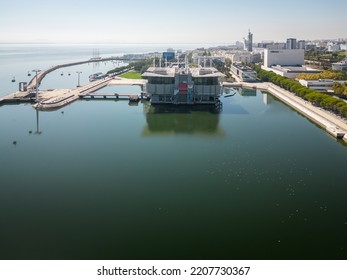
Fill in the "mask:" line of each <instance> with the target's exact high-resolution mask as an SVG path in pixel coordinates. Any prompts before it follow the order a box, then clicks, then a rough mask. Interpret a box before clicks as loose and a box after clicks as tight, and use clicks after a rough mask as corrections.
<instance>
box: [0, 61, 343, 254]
mask: <svg viewBox="0 0 347 280" xmlns="http://www.w3.org/2000/svg"><path fill="white" fill-rule="evenodd" d="M52 57H54V55H52ZM23 60H25V58H23ZM49 62H51V61H48V62H47V63H49ZM23 63H24V64H25V63H28V65H29V64H30V61H29V62H25V61H24V62H23ZM31 68H35V66H32V67H31ZM18 71H19V70H18ZM85 71H87V70H85ZM4 73H5V71H4V70H3V69H1V75H4ZM58 74H59V72H58ZM52 75H53V76H52V77H51V78H50V79H51V82H48V80H47V87H49V86H53V84H58V85H59V83H60V82H61V81H62V80H61V76H60V75H56V76H54V74H53V73H52ZM64 77H65V78H68V77H67V76H65V75H64ZM49 83H51V84H49ZM109 91H111V92H130V91H131V93H136V92H139V91H140V89H139V88H138V87H112V88H104V89H102V90H101V92H109ZM221 101H222V102H223V110H222V112H221V113H219V114H218V113H215V112H213V110H206V108H205V109H203V110H202V109H201V108H195V109H191V108H185V107H179V109H178V110H173V109H172V108H168V107H157V108H154V107H151V106H150V104H149V103H147V102H144V103H141V102H140V103H139V104H138V105H137V106H136V105H135V106H129V104H128V102H127V101H116V102H115V101H109V100H107V101H104V100H102V101H77V102H74V103H72V104H70V105H69V106H67V107H64V108H62V109H60V110H58V111H53V112H39V113H37V112H36V111H35V110H34V109H33V108H32V107H31V106H30V105H12V106H2V107H0V166H1V171H0V175H1V187H0V221H1V231H0V240H2V242H1V243H2V245H1V250H0V259H346V257H347V254H346V250H347V240H346V238H345V237H346V236H347V206H346V198H347V190H346V186H345V185H346V184H345V183H344V181H345V176H344V172H343V166H344V164H345V161H346V158H347V149H346V146H345V145H344V144H343V143H342V142H338V141H336V140H334V139H332V138H331V137H330V136H328V135H327V134H326V133H325V132H324V131H323V130H322V129H320V128H318V127H317V126H315V125H314V124H312V123H311V122H310V121H308V120H307V119H306V118H305V117H303V116H301V115H300V114H298V113H296V112H295V111H293V110H291V109H290V108H288V107H287V106H286V105H284V104H283V103H281V102H280V101H278V100H276V99H275V98H273V97H272V96H271V95H268V94H265V93H262V92H260V91H254V90H247V91H240V92H239V93H237V94H236V95H234V96H232V97H223V98H221ZM211 111H212V112H211ZM14 141H16V142H15V144H14Z"/></svg>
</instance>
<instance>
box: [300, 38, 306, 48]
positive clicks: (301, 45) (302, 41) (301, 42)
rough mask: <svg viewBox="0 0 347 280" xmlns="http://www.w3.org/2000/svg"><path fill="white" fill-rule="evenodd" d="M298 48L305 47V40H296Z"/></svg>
mask: <svg viewBox="0 0 347 280" xmlns="http://www.w3.org/2000/svg"><path fill="white" fill-rule="evenodd" d="M298 49H302V50H304V49H306V41H305V40H300V41H298Z"/></svg>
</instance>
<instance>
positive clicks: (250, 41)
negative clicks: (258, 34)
mask: <svg viewBox="0 0 347 280" xmlns="http://www.w3.org/2000/svg"><path fill="white" fill-rule="evenodd" d="M247 41H248V42H247V43H248V44H247V51H249V52H251V51H253V34H252V33H251V30H250V29H248V40H247Z"/></svg>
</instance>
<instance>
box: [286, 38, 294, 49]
mask: <svg viewBox="0 0 347 280" xmlns="http://www.w3.org/2000/svg"><path fill="white" fill-rule="evenodd" d="M287 49H289V50H294V49H296V39H294V38H288V39H287Z"/></svg>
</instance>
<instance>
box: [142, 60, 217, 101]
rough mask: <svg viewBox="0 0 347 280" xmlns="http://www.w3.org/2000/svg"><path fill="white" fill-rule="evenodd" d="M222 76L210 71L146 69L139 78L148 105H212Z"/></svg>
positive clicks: (209, 68) (196, 69)
mask: <svg viewBox="0 0 347 280" xmlns="http://www.w3.org/2000/svg"><path fill="white" fill-rule="evenodd" d="M223 76H224V74H222V73H220V72H219V71H218V70H217V69H215V68H213V67H208V68H201V67H199V68H189V67H185V68H183V67H181V68H178V67H149V68H148V69H147V71H146V72H145V73H143V74H142V77H143V78H145V79H147V80H148V82H147V94H148V95H149V96H150V98H151V103H152V104H216V103H217V102H219V96H220V95H221V91H222V85H221V83H220V81H219V78H221V77H223Z"/></svg>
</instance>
